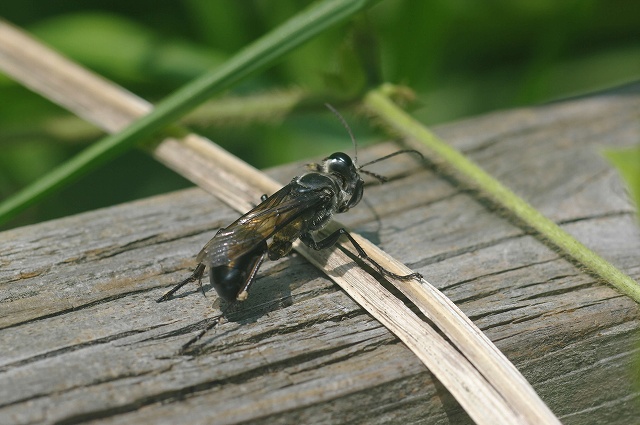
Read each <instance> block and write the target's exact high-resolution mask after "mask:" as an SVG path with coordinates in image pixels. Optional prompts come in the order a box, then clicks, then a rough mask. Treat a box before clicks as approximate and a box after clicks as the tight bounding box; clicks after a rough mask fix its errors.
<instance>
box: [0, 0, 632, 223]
mask: <svg viewBox="0 0 640 425" xmlns="http://www.w3.org/2000/svg"><path fill="white" fill-rule="evenodd" d="M307 3H308V2H301V1H293V0H279V1H277V2H274V1H266V0H255V1H249V0H245V1H242V2H238V1H234V0H217V1H207V0H182V1H173V2H157V1H153V2H152V1H150V0H138V1H124V0H109V1H106V0H58V1H56V2H46V1H42V0H24V1H21V2H3V3H2V4H0V16H2V17H4V18H5V19H7V20H8V21H10V22H12V23H14V24H15V25H18V26H21V27H22V28H24V29H26V30H27V31H29V32H31V33H32V34H34V36H35V37H37V38H38V39H40V40H42V41H43V42H44V43H46V44H48V45H50V46H52V47H53V48H55V49H57V50H59V51H60V52H62V53H64V54H65V55H67V56H68V57H70V58H72V59H73V60H75V61H77V62H79V63H81V64H83V65H85V66H87V67H88V68H91V69H93V70H94V71H96V72H98V73H99V74H102V75H104V76H105V77H106V78H108V79H111V80H113V81H115V82H116V83H118V84H120V85H122V86H124V87H126V88H127V89H129V90H130V91H132V92H134V93H136V94H138V95H140V96H142V97H144V98H146V99H148V100H150V101H152V102H153V101H156V100H159V99H162V98H163V97H164V96H166V95H167V94H168V93H170V92H171V91H172V90H175V89H176V88H178V87H180V86H182V85H183V84H185V83H186V82H188V81H190V80H191V79H192V78H194V77H196V76H198V75H200V74H201V73H202V72H203V71H204V70H206V69H209V68H211V67H215V66H216V65H218V64H220V63H221V62H222V61H224V60H225V59H226V58H228V57H229V56H230V55H232V54H233V53H234V52H236V51H237V50H238V49H240V48H241V47H243V46H245V45H246V44H248V43H249V42H250V41H252V40H254V39H256V38H258V37H259V36H261V35H262V34H264V33H265V32H267V31H269V30H270V29H272V28H274V27H276V26H277V25H278V24H279V23H281V22H283V21H284V20H286V19H287V18H288V17H290V16H291V15H293V14H294V13H295V12H296V11H298V10H299V9H300V8H301V7H302V6H303V5H304V4H307ZM365 18H366V19H365ZM354 46H355V47H354ZM362 63H364V64H366V67H364V68H362V67H361V66H359V64H362ZM639 77H640V2H637V1H635V0H613V1H606V2H605V1H603V0H602V1H595V0H593V1H589V0H581V1H577V0H569V1H565V2H551V1H537V2H530V1H516V2H513V1H493V2H484V3H482V2H480V3H478V2H471V1H447V2H444V1H429V2H420V1H398V0H395V1H391V0H387V1H382V2H381V3H379V4H378V5H377V6H375V7H374V8H372V9H371V10H369V12H368V13H367V16H366V17H363V18H362V19H358V20H355V21H353V22H351V23H350V24H349V25H347V26H343V27H341V28H338V29H336V30H334V31H329V32H327V33H325V34H323V35H322V36H321V37H318V38H316V39H314V40H313V41H312V42H310V43H307V44H306V45H305V46H303V47H302V48H300V49H298V50H296V51H295V52H294V53H292V54H290V55H289V56H288V57H287V59H286V60H285V61H283V62H281V63H280V64H279V65H277V66H276V67H274V68H271V69H269V70H268V71H266V72H264V73H262V74H260V75H258V76H257V77H255V78H253V79H252V80H250V81H246V82H244V83H243V84H242V85H241V86H238V87H236V88H235V89H234V91H233V93H230V94H232V95H234V96H241V95H252V94H260V93H268V92H269V91H275V90H286V89H292V88H302V89H304V90H306V91H308V92H310V93H314V94H316V95H319V96H321V97H322V96H323V95H326V97H327V98H331V97H332V96H333V97H335V95H336V94H342V95H344V96H353V95H356V94H357V93H359V92H360V91H361V90H363V89H364V88H365V87H366V86H367V85H370V84H372V83H378V82H380V81H381V80H384V81H390V82H395V83H402V84H406V85H408V86H410V87H411V88H412V89H414V90H415V91H416V93H417V95H418V102H419V108H418V109H416V110H414V111H413V114H414V115H415V116H416V117H417V118H419V119H420V120H421V121H423V122H424V123H426V124H435V123H439V122H444V121H450V120H454V119H459V118H461V117H464V116H469V115H474V114H478V113H482V112H487V111H491V110H495V109H499V108H512V107H516V106H520V105H530V104H538V103H541V102H547V101H550V100H555V99H559V98H562V97H567V96H574V95H577V94H581V93H586V92H589V91H594V90H598V89H603V88H607V87H611V86H614V85H618V84H621V83H624V82H629V81H634V80H638V79H639ZM0 98H1V99H2V102H0V149H1V150H2V155H0V197H2V198H4V197H6V196H7V195H9V194H11V193H15V192H16V191H18V190H19V189H20V188H22V187H24V186H26V185H27V184H28V183H29V182H32V181H33V180H34V179H35V178H36V177H38V176H41V175H42V174H44V173H45V172H46V171H48V170H50V169H52V168H53V167H54V166H55V165H57V164H59V163H60V162H62V161H63V160H65V159H66V158H69V157H71V156H72V155H74V154H75V153H77V152H78V151H79V150H81V149H82V148H83V147H84V146H85V145H86V144H88V143H91V142H93V141H95V140H96V139H97V138H99V137H100V135H101V132H100V131H99V130H97V129H95V128H93V127H91V126H90V125H88V124H85V123H83V122H81V121H80V120H78V119H76V118H74V117H73V116H71V115H70V114H69V113H67V112H66V111H64V110H62V109H61V108H59V107H57V106H55V105H53V104H51V103H50V102H48V101H46V100H44V99H42V98H41V97H39V96H38V95H35V94H33V93H31V92H29V91H28V90H27V89H25V88H23V87H21V86H19V85H18V84H16V83H14V82H13V81H11V80H10V79H9V78H7V77H4V76H2V75H0ZM346 119H347V121H348V122H349V124H350V125H351V126H352V127H353V130H354V133H355V134H356V137H357V138H358V140H359V142H360V143H366V141H367V140H369V139H372V138H373V135H372V134H371V130H369V129H368V127H367V126H366V125H363V124H362V123H359V121H358V119H357V117H354V116H350V115H348V114H347V116H346ZM194 128H195V129H196V130H197V131H198V132H200V133H202V134H204V135H206V136H208V137H210V138H211V139H212V140H214V141H216V142H217V143H219V144H221V145H222V146H224V147H225V148H226V149H229V150H230V151H232V152H233V153H235V154H236V155H238V156H240V157H241V158H243V159H245V160H247V161H248V162H250V163H252V164H253V165H255V166H257V167H260V168H264V167H268V166H271V165H274V164H277V163H284V162H290V161H292V160H294V159H299V158H318V157H322V156H323V155H326V154H327V153H329V152H333V151H335V150H346V151H348V150H349V149H351V145H350V141H349V138H348V136H347V135H346V134H345V131H344V129H343V128H342V127H341V125H340V123H339V122H338V120H336V119H335V117H333V116H332V115H331V114H329V113H328V112H327V111H326V110H324V108H322V107H319V108H316V109H315V110H313V109H312V110H305V112H304V113H302V112H301V113H298V114H293V115H291V116H289V117H287V118H285V119H283V121H282V122H278V123H277V124H276V125H274V124H273V123H259V124H254V125H248V124H246V123H245V124H244V125H237V124H235V125H225V126H223V125H220V123H216V124H215V125H194ZM189 185H190V184H189V183H188V182H186V181H185V180H183V179H182V178H180V177H179V176H176V175H175V174H173V173H172V172H170V171H169V170H166V169H164V168H163V167H162V166H161V165H159V164H156V163H155V162H154V161H153V160H152V159H150V158H148V157H147V156H145V155H144V154H143V153H141V152H131V153H129V154H127V155H125V156H123V157H122V158H119V159H118V160H116V161H114V162H112V163H110V164H108V165H107V166H106V167H104V168H103V169H101V170H98V171H96V172H93V173H91V174H90V175H88V176H86V177H85V178H84V179H83V180H82V181H80V182H78V183H75V184H73V185H72V186H70V187H68V188H66V189H65V190H63V191H62V192H61V193H60V194H59V195H57V196H56V197H55V198H54V199H49V200H47V201H45V202H43V203H41V204H39V205H38V206H36V207H32V208H31V209H29V210H28V211H27V212H26V213H23V214H22V216H21V217H20V218H19V219H17V220H14V221H13V222H12V223H11V226H17V225H22V224H27V223H30V222H37V221H41V220H45V219H50V218H53V217H59V216H64V215H69V214H73V213H77V212H80V211H84V210H89V209H94V208H97V207H102V206H108V205H112V204H115V203H119V202H125V201H129V200H132V199H136V198H140V197H144V196H149V195H152V194H156V193H162V192H166V191H169V190H174V189H177V188H181V187H186V186H189Z"/></svg>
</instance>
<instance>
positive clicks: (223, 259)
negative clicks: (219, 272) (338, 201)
mask: <svg viewBox="0 0 640 425" xmlns="http://www.w3.org/2000/svg"><path fill="white" fill-rule="evenodd" d="M330 198H331V195H330V194H328V193H327V192H326V191H322V190H317V191H310V190H306V191H300V190H296V187H295V186H294V184H293V183H291V184H288V185H286V186H284V187H283V188H282V189H280V190H279V191H278V192H276V193H274V194H273V195H272V196H270V197H269V198H267V199H266V200H265V201H264V202H262V203H260V204H259V205H257V206H256V207H255V208H253V209H252V210H251V211H249V212H248V213H246V214H245V215H243V216H242V217H240V218H239V219H237V220H236V221H235V222H233V223H231V224H230V225H229V226H228V227H226V228H224V229H221V230H220V231H218V233H216V235H215V236H214V237H213V238H212V239H211V240H210V241H209V242H208V243H207V244H206V245H205V246H204V248H202V251H200V253H199V254H198V262H204V263H205V264H206V265H208V266H210V267H216V266H220V265H224V264H228V263H229V261H231V260H234V259H237V258H239V257H241V256H243V255H245V254H247V253H250V252H251V251H253V250H254V249H256V247H257V246H258V245H259V244H261V243H262V242H263V241H265V240H267V239H269V238H270V237H271V236H273V234H274V233H276V232H277V231H278V230H280V229H282V228H283V227H284V226H286V225H287V224H289V223H291V222H293V221H294V220H295V219H296V218H298V217H301V216H303V215H304V214H305V213H307V212H309V211H311V210H314V209H317V208H318V207H319V206H321V205H323V204H324V203H325V202H327V201H328V200H329V199H330Z"/></svg>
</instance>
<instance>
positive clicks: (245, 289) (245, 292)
mask: <svg viewBox="0 0 640 425" xmlns="http://www.w3.org/2000/svg"><path fill="white" fill-rule="evenodd" d="M265 245H266V244H265ZM265 255H266V251H265V252H264V253H263V254H262V255H261V256H259V257H258V258H256V261H255V262H254V263H253V264H252V265H251V272H250V273H249V276H248V277H247V280H246V281H245V283H244V285H243V286H242V289H241V290H240V291H239V292H238V295H237V296H236V300H238V301H244V300H246V299H247V297H248V296H249V289H250V288H251V285H253V282H255V281H256V275H257V274H258V269H259V268H260V266H261V265H262V262H263V261H264V256H265Z"/></svg>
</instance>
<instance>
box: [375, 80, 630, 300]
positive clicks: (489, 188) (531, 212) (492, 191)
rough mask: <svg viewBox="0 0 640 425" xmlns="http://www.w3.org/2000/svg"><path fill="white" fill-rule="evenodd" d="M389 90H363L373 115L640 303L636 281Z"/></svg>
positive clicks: (588, 268) (575, 259) (433, 159)
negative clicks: (418, 116) (422, 120)
mask: <svg viewBox="0 0 640 425" xmlns="http://www.w3.org/2000/svg"><path fill="white" fill-rule="evenodd" d="M391 90H392V88H391V87H390V86H383V87H382V88H380V89H377V90H374V91H371V92H370V93H369V94H367V96H366V97H365V100H364V103H365V106H366V107H367V109H368V110H369V111H371V112H373V113H374V114H375V115H376V117H378V118H380V119H382V120H383V121H384V123H385V124H386V125H388V126H389V127H391V129H393V130H394V131H396V132H398V133H400V134H401V135H403V136H405V137H407V138H413V139H415V140H419V141H420V142H422V143H423V144H424V145H425V146H426V147H427V149H428V151H429V152H430V153H431V155H430V159H431V160H432V161H433V162H434V163H438V164H442V163H444V164H446V166H447V167H448V168H449V169H451V170H453V171H454V172H455V173H456V174H457V175H459V176H461V177H462V178H463V179H464V181H466V182H468V183H469V184H470V185H471V186H473V187H475V188H477V189H479V190H480V191H481V192H482V193H483V194H485V195H487V196H488V197H489V198H490V199H492V200H493V201H494V202H496V203H497V204H498V205H500V206H501V207H503V208H504V209H505V210H507V211H509V212H510V213H511V214H513V215H514V216H516V217H517V218H518V219H520V220H522V221H523V222H524V223H525V224H526V225H527V226H530V227H532V228H533V229H535V230H536V231H538V232H539V233H540V235H541V236H542V237H543V238H544V239H545V240H547V241H549V242H550V243H551V244H553V245H555V246H556V247H557V248H558V249H559V250H560V251H561V252H562V253H563V254H564V255H566V256H567V257H568V258H571V259H572V260H574V261H576V262H577V263H579V264H581V265H582V266H583V267H584V268H585V269H586V270H588V271H590V272H591V273H592V274H594V275H595V276H598V277H599V278H601V279H602V280H604V281H605V282H607V283H609V284H610V285H612V286H613V287H615V288H616V289H617V290H618V291H620V292H621V293H623V294H625V295H627V296H629V297H631V298H632V299H634V300H635V301H636V302H637V303H640V285H639V284H638V283H637V282H635V281H634V280H633V279H631V278H630V277H629V276H627V275H625V274H624V273H622V272H621V271H620V270H618V269H617V268H616V267H614V266H613V265H612V264H611V263H609V262H608V261H607V260H605V259H604V258H602V257H600V256H599V255H598V254H596V253H595V252H593V251H591V250H590V249H589V248H587V247H586V246H584V245H583V244H581V243H580V242H578V241H577V240H576V239H575V238H574V237H573V236H571V235H570V234H568V233H567V232H565V231H564V230H562V228H560V226H558V225H557V224H555V223H554V222H553V221H551V220H549V219H548V218H547V217H545V216H544V215H542V213H540V212H539V211H538V210H536V209H535V208H533V207H532V206H531V205H529V204H528V203H527V202H526V201H525V200H523V199H522V198H520V197H519V196H517V195H516V194H515V193H513V192H512V191H511V190H509V189H508V188H507V187H506V186H504V185H503V184H502V183H500V182H499V181H498V180H496V179H494V178H493V177H491V176H490V175H489V174H488V173H486V172H485V171H484V170H482V169H481V168H480V167H479V166H478V165H476V164H475V163H474V162H473V161H471V160H470V159H468V158H467V157H466V156H464V155H463V154H462V153H460V152H459V151H457V150H456V149H454V148H452V147H451V146H449V145H448V144H447V143H445V142H444V141H443V140H440V139H439V138H438V137H437V136H435V135H434V134H433V133H431V132H430V131H429V130H428V129H427V128H425V127H424V126H423V125H422V124H421V123H420V122H418V121H416V120H414V119H413V118H412V117H411V116H410V115H409V114H407V113H406V112H404V111H403V110H402V109H400V108H399V107H398V106H397V105H396V104H394V103H393V102H392V101H391V99H390V98H389V93H390V91H391Z"/></svg>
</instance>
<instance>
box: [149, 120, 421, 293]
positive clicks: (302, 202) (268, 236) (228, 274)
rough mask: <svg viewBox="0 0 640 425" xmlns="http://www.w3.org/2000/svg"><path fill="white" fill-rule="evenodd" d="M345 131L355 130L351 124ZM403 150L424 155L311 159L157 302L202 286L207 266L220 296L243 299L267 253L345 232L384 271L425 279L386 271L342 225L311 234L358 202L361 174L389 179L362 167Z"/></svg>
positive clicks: (211, 245)
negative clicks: (191, 284)
mask: <svg viewBox="0 0 640 425" xmlns="http://www.w3.org/2000/svg"><path fill="white" fill-rule="evenodd" d="M340 118H341V117H340ZM347 130H348V131H349V134H351V131H350V130H349V128H348V127H347ZM352 140H353V136H352ZM354 144H355V141H354ZM401 153H415V154H418V155H420V157H422V155H421V154H420V153H419V152H418V151H414V150H402V151H398V152H395V153H392V154H390V155H386V156H384V157H382V158H378V159H376V160H374V161H371V162H368V163H367V164H364V165H361V166H359V167H358V166H356V164H355V161H352V160H351V157H349V155H347V154H345V153H342V152H336V153H334V154H332V155H331V156H329V157H328V158H325V159H324V160H323V161H322V163H321V164H309V168H310V169H311V171H310V172H308V173H306V174H303V175H301V176H297V177H294V178H293V180H291V182H290V183H289V184H288V185H286V186H284V187H283V188H282V189H280V190H279V191H277V192H276V193H274V194H273V195H271V196H269V197H267V196H266V195H264V196H263V197H262V202H261V203H260V204H259V205H258V206H256V207H255V208H253V209H252V210H251V211H249V212H248V213H246V214H245V215H243V216H242V217H240V218H239V219H237V220H236V221H234V222H233V223H231V224H230V225H229V226H227V227H225V228H224V229H220V230H219V231H218V232H217V233H216V234H215V236H214V237H213V238H212V239H211V240H210V241H209V242H208V243H207V244H206V245H205V246H204V248H202V250H201V251H200V253H199V254H198V257H197V260H198V263H199V264H198V266H197V267H196V269H195V270H194V272H193V273H192V274H191V276H189V277H188V278H187V279H185V280H184V281H182V282H180V283H179V284H177V285H176V286H175V287H173V288H172V289H171V290H170V291H169V292H167V293H166V294H164V295H163V296H162V297H161V298H160V299H158V302H161V301H166V300H168V299H169V298H170V297H171V296H172V295H173V294H174V293H175V292H176V291H177V290H178V289H180V288H181V287H182V286H184V285H186V284H187V283H189V282H194V281H196V280H197V281H198V283H199V285H200V288H201V289H202V283H201V279H202V275H203V274H204V270H205V267H207V266H208V267H209V270H210V272H209V278H210V280H211V285H212V286H213V287H214V289H215V290H216V292H217V293H218V295H219V296H220V297H221V298H223V299H225V300H226V301H228V302H234V301H244V300H245V299H247V296H248V295H249V289H250V288H251V285H252V284H253V282H254V281H255V279H256V275H257V273H258V269H259V268H260V265H261V264H262V262H263V261H264V259H265V256H268V257H269V259H270V260H277V259H279V258H282V257H284V256H285V255H287V254H289V253H290V252H291V248H292V243H293V242H294V241H295V240H296V239H300V240H301V241H302V242H303V243H304V244H305V245H307V246H308V247H310V248H313V249H315V250H321V249H325V248H329V247H331V246H333V245H334V244H335V243H336V242H337V241H338V239H339V238H340V236H342V235H344V236H346V237H347V238H348V239H349V241H350V242H351V244H353V246H354V247H355V249H356V250H357V251H358V255H359V256H360V258H362V259H365V260H367V261H368V262H369V263H371V264H372V265H373V266H374V267H375V268H376V269H378V271H379V272H380V273H381V274H382V275H384V276H387V277H392V278H396V279H403V280H405V279H413V278H421V277H422V276H421V275H420V274H419V273H411V274H408V275H405V276H401V275H397V274H395V273H392V272H390V271H388V270H386V269H385V268H383V267H382V266H381V265H379V264H378V263H376V262H375V261H374V260H373V259H371V258H369V256H368V255H367V253H366V252H365V251H364V249H362V247H361V246H360V245H358V243H357V242H356V241H355V240H354V239H353V237H352V236H351V235H350V234H349V232H347V230H346V229H344V228H341V229H339V230H336V231H335V232H333V233H332V234H330V235H329V236H327V237H326V238H324V239H322V240H319V241H316V240H315V239H314V237H313V232H315V231H318V230H320V229H322V228H323V227H324V226H325V225H326V224H327V223H328V222H329V220H331V217H332V216H333V214H336V213H344V212H347V211H349V209H351V208H353V207H355V206H356V205H357V204H358V203H359V202H360V200H361V199H362V193H363V190H364V181H363V180H362V177H361V176H360V173H364V174H368V175H371V176H373V177H375V178H377V179H378V180H380V181H381V182H384V181H386V179H385V178H384V177H382V176H379V175H377V174H375V173H372V172H369V171H366V170H363V169H362V168H363V167H365V166H367V165H370V164H373V163H375V162H378V161H382V160H384V159H387V158H390V157H392V156H395V155H398V154H401ZM356 158H357V153H356ZM269 240H271V243H268V241H269Z"/></svg>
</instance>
